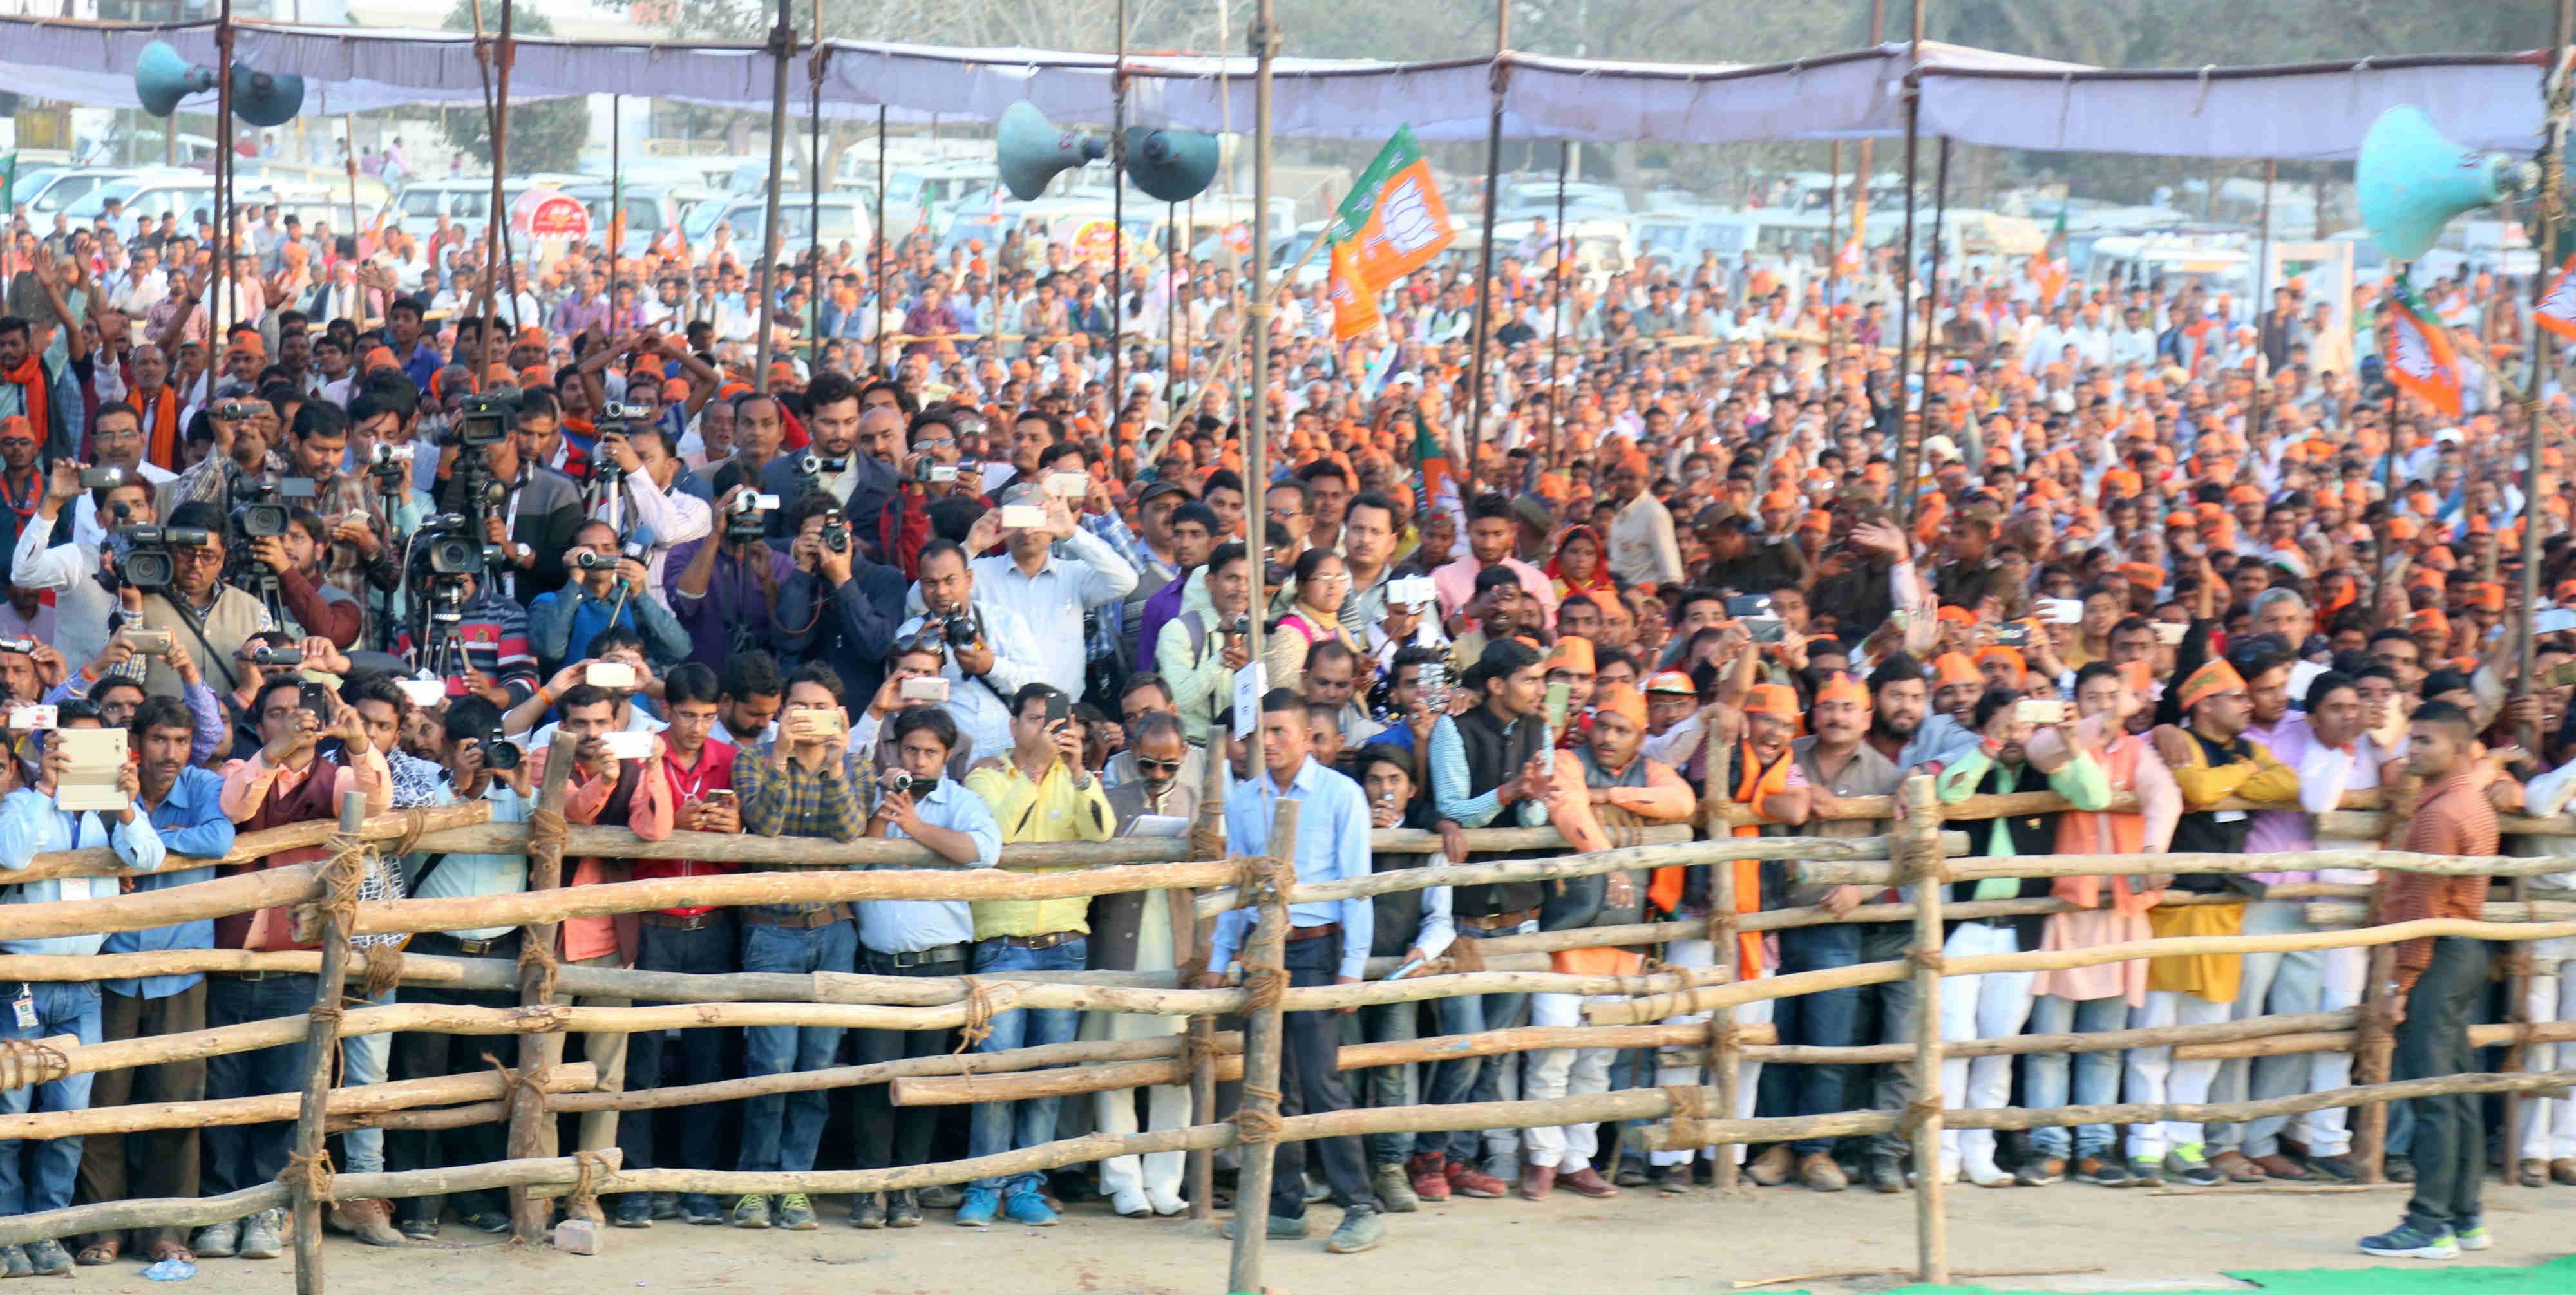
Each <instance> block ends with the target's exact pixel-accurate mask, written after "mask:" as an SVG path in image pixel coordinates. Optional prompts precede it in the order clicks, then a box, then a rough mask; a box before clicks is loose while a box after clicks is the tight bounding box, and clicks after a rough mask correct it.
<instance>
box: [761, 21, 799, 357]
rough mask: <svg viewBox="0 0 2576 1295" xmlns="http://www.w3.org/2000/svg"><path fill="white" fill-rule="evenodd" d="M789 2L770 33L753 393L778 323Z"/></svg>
mask: <svg viewBox="0 0 2576 1295" xmlns="http://www.w3.org/2000/svg"><path fill="white" fill-rule="evenodd" d="M789 3H790V0H778V25H777V26H776V27H774V28H771V29H770V32H769V62H770V65H771V69H772V76H771V78H770V89H769V209H768V210H769V215H768V223H767V224H766V225H765V226H764V227H763V229H762V231H761V244H762V246H761V249H760V277H759V283H760V354H759V358H758V359H757V360H755V361H754V364H756V365H757V366H758V367H757V368H756V369H755V371H754V372H753V374H752V379H751V380H752V384H753V385H752V390H754V391H759V392H767V391H768V390H769V355H770V349H771V346H772V344H773V338H772V336H771V330H772V328H773V327H774V326H775V325H776V323H777V322H778V249H779V247H780V245H781V244H782V243H783V242H784V241H785V240H783V239H781V238H779V237H778V177H779V171H780V169H781V168H783V167H784V166H786V165H787V60H788V58H789V57H790V56H791V55H793V54H795V52H796V28H795V25H794V23H795V20H794V19H793V18H792V17H790V16H789V14H788V12H787V6H788V4H789Z"/></svg>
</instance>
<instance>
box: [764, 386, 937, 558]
mask: <svg viewBox="0 0 2576 1295" xmlns="http://www.w3.org/2000/svg"><path fill="white" fill-rule="evenodd" d="M751 399H757V398H756V397H753V398H746V400H745V402H744V404H745V406H748V405H749V403H750V400H751ZM773 403H774V402H773ZM889 418H891V419H894V420H895V425H896V427H897V428H900V427H901V425H902V421H903V415H902V414H901V413H900V412H898V411H895V410H890V409H889V410H870V411H868V412H867V413H866V414H865V415H862V414H861V413H860V412H859V389H858V387H857V386H856V385H854V384H852V383H851V381H850V380H849V379H848V378H845V377H842V376H841V375H840V374H837V373H826V374H822V375H820V376H818V377H816V378H815V379H814V382H813V385H812V386H810V387H808V388H806V391H805V420H806V424H807V430H809V431H810V432H812V433H813V437H814V442H813V444H812V445H810V446H808V447H807V448H806V452H805V453H803V454H781V455H779V456H778V457H777V458H774V459H771V460H770V461H769V462H768V464H767V465H765V466H764V467H762V468H761V470H760V489H761V491H762V492H763V493H765V494H772V495H776V496H778V497H779V498H780V499H802V498H803V497H804V496H805V495H806V494H807V493H808V492H810V491H816V490H819V491H822V492H823V493H824V494H827V495H830V496H831V497H832V501H833V502H834V503H835V504H838V505H839V506H840V509H841V515H842V516H844V517H847V518H849V519H850V526H851V531H852V533H853V534H854V535H855V536H856V537H857V538H858V539H862V540H865V541H867V542H868V543H869V544H870V545H871V546H875V545H877V544H878V537H877V519H878V518H879V516H881V515H882V514H883V513H884V511H885V506H886V501H888V500H890V499H892V498H894V493H895V475H894V474H895V469H894V465H893V464H890V463H887V462H885V461H884V460H882V459H879V458H877V457H876V456H875V455H873V454H862V453H860V452H859V448H858V447H859V440H860V437H861V433H862V426H861V425H862V424H863V423H865V424H866V425H867V426H868V427H871V428H873V427H877V426H880V425H882V424H883V422H884V420H886V419H889ZM835 465H837V466H835ZM790 520H791V519H788V518H784V517H772V518H770V522H769V538H771V539H772V540H777V539H783V538H785V537H787V536H789V535H793V534H795V533H796V532H795V531H794V530H793V529H792V528H791V525H790ZM875 551H882V550H881V549H877V550H875Z"/></svg>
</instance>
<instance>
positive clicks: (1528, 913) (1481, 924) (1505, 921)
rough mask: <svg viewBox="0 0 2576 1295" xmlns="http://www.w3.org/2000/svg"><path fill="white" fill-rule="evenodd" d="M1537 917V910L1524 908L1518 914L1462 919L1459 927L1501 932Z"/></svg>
mask: <svg viewBox="0 0 2576 1295" xmlns="http://www.w3.org/2000/svg"><path fill="white" fill-rule="evenodd" d="M1537 917H1538V910H1537V909H1535V908H1524V909H1522V910H1521V911H1519V912H1517V913H1490V914H1487V915H1486V916H1483V917H1462V918H1459V919H1458V925H1460V926H1468V927H1474V928H1475V929H1477V930H1479V931H1499V930H1501V929H1503V928H1504V927H1506V926H1518V925H1520V924H1521V923H1523V922H1527V921H1531V920H1534V919H1535V918H1537Z"/></svg>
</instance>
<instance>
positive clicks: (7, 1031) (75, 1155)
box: [0, 980, 312, 1215]
mask: <svg viewBox="0 0 2576 1295" xmlns="http://www.w3.org/2000/svg"><path fill="white" fill-rule="evenodd" d="M21 990H23V991H24V992H27V993H29V994H30V995H31V996H32V997H33V998H34V999H35V1004H36V1023H35V1024H34V1025H32V1026H24V1027H22V1026H20V1025H19V1024H18V1014H17V1013H16V1012H14V1011H12V1012H10V1013H8V1014H7V1015H5V1016H0V1039H41V1038H45V1037H47V1036H50V1035H56V1034H71V1035H77V1036H79V1038H80V1041H81V1042H83V1043H96V1042H98V1041H99V1011H98V994H99V989H98V986H97V985H96V984H94V983H92V982H90V981H85V980H59V981H57V980H45V981H36V982H33V983H31V984H28V985H25V986H22V987H11V995H10V996H11V998H12V999H13V1000H14V999H15V998H16V996H17V993H18V992H20V991H21ZM305 1006H307V1007H310V1006H312V1002H311V1001H310V1000H309V999H308V1000H307V1001H306V1003H305ZM91 1078H92V1076H90V1075H66V1076H64V1077H63V1078H61V1079H56V1080H52V1081H50V1082H48V1083H44V1084H39V1085H37V1086H36V1087H35V1088H12V1089H10V1090H8V1091H7V1092H5V1093H0V1115H24V1114H26V1113H27V1111H28V1109H29V1103H30V1099H33V1098H42V1099H43V1101H44V1108H45V1109H46V1110H49V1111H85V1110H88V1109H89V1085H90V1080H91ZM22 1156H23V1157H24V1161H23V1165H22V1162H21V1159H20V1158H21V1157H22ZM80 1162H81V1140H80V1139H79V1138H50V1139H46V1140H44V1141H39V1142H20V1141H18V1140H17V1139H14V1138H13V1139H10V1140H7V1141H0V1215H10V1214H33V1213H37V1212H40V1211H43V1210H59V1209H63V1208H65V1207H67V1206H69V1205H70V1204H71V1203H72V1185H73V1183H74V1182H76V1181H78V1179H79V1178H80Z"/></svg>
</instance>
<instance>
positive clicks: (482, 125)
mask: <svg viewBox="0 0 2576 1295" xmlns="http://www.w3.org/2000/svg"><path fill="white" fill-rule="evenodd" d="M474 3H475V0H456V8H455V9H454V10H452V11H450V12H449V14H448V15H447V22H446V24H445V25H446V27H447V29H448V30H449V31H472V30H474V10H473V8H472V7H471V6H472V5H473V4H474ZM482 5H483V29H484V31H485V33H486V34H488V35H492V36H498V35H500V32H501V3H500V0H482ZM554 30H555V25H554V23H552V22H550V21H548V20H547V18H546V16H545V15H544V14H542V13H539V12H537V11H536V9H535V7H534V6H532V5H524V4H514V5H512V6H511V11H510V33H511V34H512V35H514V36H551V35H553V34H554ZM440 122H441V127H440V128H441V129H442V130H444V131H445V132H446V134H447V142H448V144H449V145H451V146H453V147H454V148H455V149H456V150H457V151H458V152H460V153H463V154H464V155H466V156H467V157H471V158H479V159H481V161H482V162H483V164H484V165H485V166H486V167H489V166H490V165H491V164H492V131H491V123H490V121H488V120H487V119H486V118H485V117H484V115H483V113H482V112H481V111H480V110H478V109H476V108H473V107H466V108H463V109H453V108H452V109H449V110H448V111H447V112H446V113H444V114H442V115H441V117H440ZM589 141H590V107H589V105H588V104H586V103H585V102H584V101H582V100H580V99H539V100H522V101H518V102H514V103H512V104H511V105H510V156H509V169H510V170H511V171H512V172H513V173H515V174H520V175H525V174H527V173H528V172H531V171H578V170H580V169H581V150H582V146H583V145H584V144H586V143H588V142H589Z"/></svg>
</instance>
